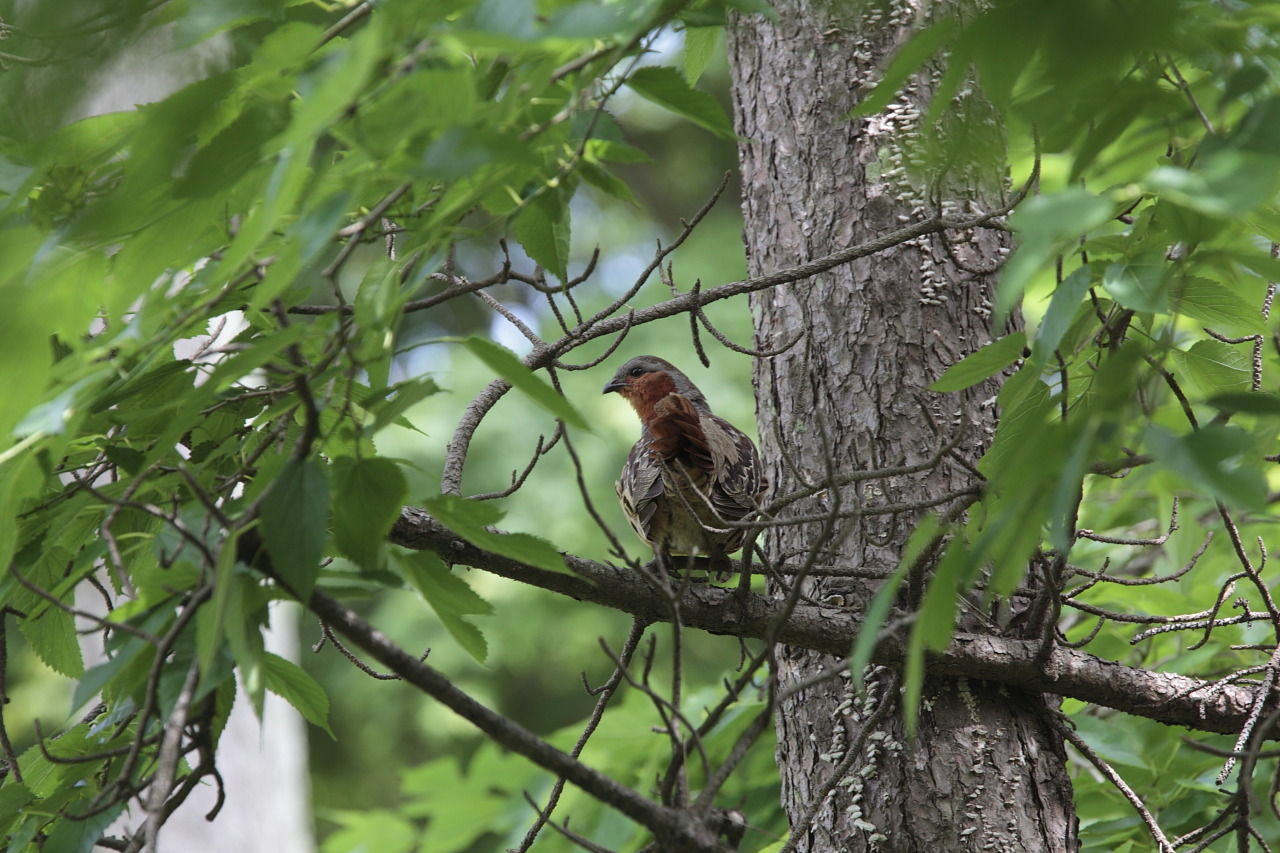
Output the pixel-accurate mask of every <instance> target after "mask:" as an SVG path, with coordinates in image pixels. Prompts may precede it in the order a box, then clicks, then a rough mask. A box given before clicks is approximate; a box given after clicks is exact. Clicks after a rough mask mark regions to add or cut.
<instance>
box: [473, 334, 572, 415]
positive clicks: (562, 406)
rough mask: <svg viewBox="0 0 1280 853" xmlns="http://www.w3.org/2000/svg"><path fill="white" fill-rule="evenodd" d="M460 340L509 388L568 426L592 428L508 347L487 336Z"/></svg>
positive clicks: (570, 404)
mask: <svg viewBox="0 0 1280 853" xmlns="http://www.w3.org/2000/svg"><path fill="white" fill-rule="evenodd" d="M461 343H462V345H463V346H465V347H466V348H467V349H469V350H471V352H472V353H473V354H474V355H475V356H476V358H478V359H480V360H481V361H483V362H484V363H485V366H486V367H488V368H489V369H490V370H492V371H493V372H494V373H496V374H498V375H499V376H501V377H502V378H503V379H505V380H507V382H509V383H511V387H512V388H515V389H516V390H517V391H520V392H522V393H523V394H525V395H526V396H528V397H529V399H531V400H533V402H535V403H537V404H538V405H539V406H540V407H542V408H543V409H545V410H546V411H547V412H550V413H551V414H552V415H553V416H555V417H557V418H559V419H560V420H562V421H564V422H565V423H566V424H568V425H569V426H573V427H577V428H578V429H582V430H586V431H587V432H591V431H592V430H591V426H590V424H588V423H587V419H586V418H584V417H583V416H582V413H581V412H579V411H578V410H577V409H576V408H574V405H573V404H572V403H570V402H569V401H568V400H567V399H565V398H564V397H562V396H561V395H560V394H559V393H557V392H556V389H554V388H552V387H551V386H550V385H548V384H547V383H546V381H545V380H543V379H541V378H540V377H538V376H537V375H535V374H534V372H533V371H532V370H530V369H529V368H527V367H525V365H524V363H523V362H522V361H520V358H519V356H517V355H516V354H515V353H513V352H512V351H511V350H509V349H507V348H506V347H502V346H499V345H498V344H495V343H494V342H493V341H490V340H487V339H486V338H480V337H475V336H472V337H469V338H465V339H463V340H462V341H461Z"/></svg>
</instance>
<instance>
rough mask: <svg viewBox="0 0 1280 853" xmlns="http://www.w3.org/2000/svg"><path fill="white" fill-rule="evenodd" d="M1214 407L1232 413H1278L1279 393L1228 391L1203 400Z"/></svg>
mask: <svg viewBox="0 0 1280 853" xmlns="http://www.w3.org/2000/svg"><path fill="white" fill-rule="evenodd" d="M1205 402H1206V403H1208V404H1209V405H1210V406H1213V407H1214V408H1215V409H1217V410H1219V411H1221V412H1226V413H1228V414H1234V413H1236V412H1239V413H1241V414H1245V415H1280V394H1264V393H1262V392H1261V391H1252V392H1250V391H1228V392H1226V393H1224V394H1214V395H1213V396H1212V397H1210V398H1209V399H1208V400H1206V401H1205Z"/></svg>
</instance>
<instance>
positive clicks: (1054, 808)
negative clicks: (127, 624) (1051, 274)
mask: <svg viewBox="0 0 1280 853" xmlns="http://www.w3.org/2000/svg"><path fill="white" fill-rule="evenodd" d="M776 6H777V10H778V22H777V23H776V24H775V23H772V22H770V21H768V20H766V19H765V18H764V17H762V16H752V17H750V18H745V19H742V20H740V21H739V22H738V24H737V26H736V27H735V28H733V31H732V33H731V35H730V42H729V44H730V47H729V51H730V60H731V64H732V66H733V73H734V100H735V108H736V109H735V112H736V121H737V131H738V133H739V135H740V136H742V137H743V139H744V140H745V141H744V142H743V143H742V144H741V146H740V155H741V160H742V180H743V188H744V189H743V196H744V200H743V209H744V214H745V217H746V243H747V256H748V262H749V265H750V270H751V272H752V274H753V275H754V274H758V273H761V272H763V271H767V270H770V269H779V268H784V267H788V266H794V265H795V264H797V263H798V262H802V261H804V260H806V259H808V258H814V257H819V256H822V255H825V254H827V253H829V252H831V251H832V250H834V249H838V248H839V247H841V246H847V245H851V244H854V243H857V242H860V241H862V240H865V239H867V238H868V237H870V236H874V235H876V234H878V233H884V232H886V231H889V230H892V229H894V228H897V227H899V226H901V225H902V224H903V223H904V222H908V221H913V220H918V219H922V218H925V217H927V216H929V215H931V214H933V213H936V212H938V208H939V207H941V208H942V212H943V213H946V214H950V213H955V212H959V211H966V212H967V211H968V210H971V209H984V206H985V209H992V208H994V207H996V206H998V204H999V203H1000V198H999V190H998V189H997V190H994V191H993V190H992V189H990V187H992V186H993V185H1000V184H1001V183H1002V182H999V181H996V182H992V181H990V180H989V178H990V176H989V175H988V176H987V180H986V181H985V184H984V181H983V180H982V178H983V176H982V175H981V174H979V172H980V170H976V169H975V170H967V169H963V168H953V170H952V172H951V173H950V174H949V175H948V176H947V177H946V178H945V179H943V178H938V179H936V180H920V179H918V178H913V177H911V176H910V175H909V174H908V172H909V171H910V170H909V169H907V168H905V167H907V166H909V165H911V164H910V162H909V161H910V160H911V158H912V157H913V154H912V153H911V142H912V140H913V139H916V138H917V137H916V136H913V134H918V133H920V132H921V128H920V127H919V124H920V114H921V112H922V110H923V109H924V104H925V98H926V95H927V92H928V89H929V87H930V85H931V84H930V80H929V78H928V75H924V76H923V78H922V79H919V80H916V81H914V82H913V83H912V84H909V85H908V87H907V88H906V90H905V91H904V93H903V94H902V95H901V96H900V97H899V98H898V99H896V100H895V101H894V102H893V103H892V104H891V105H890V106H889V108H888V109H887V110H886V111H884V112H882V113H880V114H878V115H873V116H869V117H866V118H858V117H852V118H851V117H849V115H848V112H849V110H850V109H851V108H853V107H854V106H855V105H856V104H857V103H858V100H859V98H860V97H862V96H863V95H865V93H866V92H867V91H869V90H870V88H871V85H872V84H874V82H875V79H876V74H877V69H883V67H884V65H885V61H886V59H887V57H889V56H891V55H892V53H893V51H894V49H895V48H896V47H897V46H898V45H900V44H901V43H902V42H903V40H904V39H905V38H906V37H907V36H908V35H909V33H910V32H912V31H913V30H914V29H916V28H918V27H919V26H920V25H921V24H922V23H923V20H924V15H925V13H924V12H922V11H921V8H920V5H919V4H918V3H917V2H916V0H891V2H889V3H878V2H871V3H865V4H835V3H822V2H820V0H782V1H781V2H778V3H777V4H776ZM958 108H959V110H960V111H961V112H962V113H963V112H964V111H968V112H969V117H971V118H972V117H973V116H974V111H981V110H982V103H981V101H980V99H978V98H977V97H973V96H971V97H969V99H968V101H967V102H963V103H960V104H959V107H958ZM935 177H936V176H935ZM984 185H985V186H986V187H987V189H983V186H984ZM939 199H941V201H939ZM947 238H948V239H949V240H950V241H951V244H952V245H951V251H950V252H948V251H947V250H946V248H945V247H944V246H943V245H942V242H941V238H939V237H930V236H925V237H921V238H918V239H916V240H912V241H909V242H907V243H905V244H903V245H901V246H898V247H896V248H893V249H890V250H888V251H885V252H881V253H879V254H877V255H875V256H873V257H869V258H864V259H862V260H858V261H855V262H854V263H852V264H849V265H847V266H843V267H839V268H835V269H832V270H830V271H828V272H825V273H823V274H821V275H818V276H815V277H814V278H812V279H810V280H808V281H803V282H797V283H793V284H787V285H783V286H780V287H776V288H773V289H771V290H768V291H764V292H761V293H758V294H755V295H753V297H752V307H753V314H754V317H755V336H756V345H757V346H758V347H760V348H761V349H763V350H775V349H777V348H779V347H780V346H782V345H784V344H786V343H787V342H789V341H791V340H792V339H793V338H796V337H798V338H799V341H798V343H796V345H795V346H793V347H791V348H790V349H787V350H786V351H784V352H783V353H781V354H780V355H777V356H776V357H773V358H762V359H760V360H758V361H757V364H756V374H755V381H756V388H757V399H758V424H759V429H760V438H761V450H762V452H763V454H764V456H765V459H766V468H767V469H768V470H769V474H770V478H771V480H772V482H773V483H774V484H775V488H776V489H777V490H778V492H779V493H785V492H789V491H791V490H793V489H796V488H799V487H800V486H801V485H803V484H804V483H813V482H819V481H821V480H823V478H824V477H827V476H828V475H829V473H831V472H832V471H835V472H842V471H848V470H853V469H866V468H880V467H885V466H895V465H905V464H911V463H916V462H919V461H921V460H922V459H926V458H928V456H929V454H930V453H931V452H932V450H933V448H935V447H936V446H937V444H938V441H939V439H938V434H937V432H936V430H942V431H944V432H946V433H947V434H952V433H953V431H954V430H957V429H963V430H964V435H965V441H964V442H963V443H962V444H961V446H960V448H959V450H958V452H959V454H960V455H961V456H962V457H964V458H965V459H966V460H967V461H969V462H971V463H972V462H976V460H977V459H978V458H979V456H980V455H981V452H982V450H983V448H984V446H985V443H986V442H987V441H988V440H989V438H990V435H991V432H992V429H993V427H994V423H995V413H994V411H993V407H992V404H991V402H990V401H991V399H992V397H993V395H994V386H992V385H985V386H980V387H978V388H975V389H971V392H970V393H967V394H964V395H949V396H944V395H937V394H931V393H929V392H927V391H926V390H925V388H926V386H927V385H928V384H929V383H930V382H932V381H933V380H934V379H936V378H937V376H938V375H939V374H940V373H941V372H942V371H943V370H944V369H945V368H946V367H947V366H948V365H950V364H952V363H953V362H954V361H956V360H957V359H958V358H960V357H961V356H962V355H964V354H967V353H969V352H972V351H973V350H975V349H977V348H978V347H979V346H981V345H983V344H985V343H987V342H988V341H990V340H991V339H992V335H993V331H992V329H991V326H990V324H991V312H990V310H989V309H990V305H991V300H992V295H993V285H994V279H993V277H991V276H987V275H983V274H980V273H979V272H975V270H981V269H988V268H991V267H992V266H994V264H995V263H996V262H997V261H998V260H999V258H1000V257H1001V256H1002V255H1003V254H1004V253H1005V252H1007V245H1006V240H1005V238H1004V235H1003V234H1001V233H1000V232H998V231H992V230H981V231H976V232H972V233H964V234H956V233H951V234H949V235H947ZM956 258H958V259H959V260H960V262H961V265H962V266H963V267H964V269H962V268H961V266H958V265H957V264H956V263H955V259H956ZM926 412H927V413H928V414H927V415H926ZM935 428H936V429H935ZM801 480H803V481H804V483H802V482H801ZM972 482H973V474H972V473H971V472H969V471H968V470H966V469H965V467H964V466H963V465H961V464H953V463H950V462H949V463H947V464H944V465H941V466H939V467H938V468H936V469H934V470H932V471H928V472H925V473H922V474H919V475H909V476H899V477H894V478H892V479H886V480H881V481H874V482H872V483H870V484H868V483H862V484H858V487H857V488H856V489H855V488H848V489H845V490H843V491H842V492H841V493H839V494H836V493H832V492H828V493H825V494H821V495H819V496H818V497H816V498H814V499H813V500H812V501H811V502H810V503H809V504H808V505H807V506H806V507H805V509H804V511H805V512H808V513H822V512H826V511H832V510H833V509H834V508H839V509H841V510H843V511H845V512H847V511H849V510H851V509H854V508H856V507H857V506H858V505H859V504H861V505H874V504H877V503H882V502H895V503H897V502H904V501H908V502H909V501H923V500H927V499H930V498H937V497H939V496H941V495H944V494H947V493H948V492H951V491H953V490H956V489H959V488H963V487H964V486H965V485H967V484H971V483H972ZM940 509H941V510H942V511H943V512H946V510H947V507H946V505H943V506H942V507H941V508H940ZM920 514H921V513H915V514H914V515H907V514H903V515H898V516H896V517H895V516H875V517H867V518H865V519H859V518H857V517H854V518H852V519H845V520H842V521H840V522H838V523H837V524H835V526H834V528H833V530H832V531H831V535H829V536H828V535H826V534H825V533H824V530H823V524H822V523H820V522H819V523H813V524H806V525H799V526H785V527H780V528H778V529H776V530H774V531H771V532H770V533H769V534H768V536H767V543H766V544H767V550H768V552H769V553H770V554H771V555H772V556H773V557H774V558H775V559H789V560H793V561H794V560H797V559H798V560H803V559H804V558H805V556H806V555H809V554H811V553H812V549H813V548H815V547H817V548H819V549H820V551H819V552H818V553H816V554H813V556H816V558H817V562H818V564H820V565H828V564H843V565H859V566H867V567H881V568H891V567H892V566H894V565H895V564H896V563H897V562H898V559H899V556H900V554H901V551H902V548H903V546H904V544H905V542H906V539H907V537H908V536H909V534H910V532H911V530H912V528H913V523H914V521H915V519H916V518H918V517H919V515H920ZM815 543H816V544H815ZM859 590H860V588H859V587H858V586H856V585H851V584H849V583H848V582H847V581H841V580H840V579H835V578H813V579H811V580H809V581H806V584H805V592H806V594H807V595H809V596H810V597H811V598H813V599H815V600H817V601H819V602H823V603H826V604H828V605H831V604H835V605H845V606H849V607H852V608H854V609H855V610H856V609H857V607H858V606H859V604H860V603H861V602H863V601H865V595H864V594H862V593H861V592H860V591H859ZM775 592H776V593H777V594H781V592H782V591H781V590H775ZM966 628H968V629H969V630H972V626H969V625H966ZM833 662H834V661H833V659H832V658H830V657H826V656H824V655H821V654H818V653H814V652H811V651H806V650H803V649H799V648H795V647H790V646H781V647H779V650H778V675H779V679H780V687H781V689H782V690H783V691H784V692H786V691H787V688H788V686H789V685H793V684H795V683H796V682H798V681H801V680H804V679H806V678H811V677H813V676H815V674H817V673H820V672H821V671H823V670H824V669H826V668H828V667H829V666H830V665H831V664H832V663H833ZM872 681H873V684H876V683H878V684H879V685H880V686H881V689H879V690H872V691H871V693H870V694H869V695H870V698H869V699H868V700H867V701H865V702H864V701H859V700H857V699H856V697H855V696H854V694H853V692H852V691H851V689H850V687H849V683H848V681H847V680H840V679H833V680H827V681H822V682H819V683H817V684H815V685H812V686H809V687H805V688H804V689H801V690H799V691H798V692H795V693H794V694H793V695H791V696H790V697H789V698H787V699H786V700H785V701H784V702H783V704H782V706H781V707H780V708H779V712H778V714H777V729H778V758H779V765H780V767H781V771H782V779H783V804H784V807H785V808H786V809H787V811H788V814H789V816H790V818H791V821H792V824H793V828H797V825H799V826H798V831H797V832H796V839H795V843H796V848H795V849H797V850H799V851H813V853H818V851H864V850H865V851H871V850H876V851H939V850H946V851H970V850H972V851H979V850H1025V851H1055V853H1058V852H1059V851H1071V850H1075V849H1077V846H1078V843H1077V839H1076V828H1075V818H1074V813H1073V807H1072V802H1071V786H1070V782H1069V780H1068V778H1067V775H1066V771H1065V766H1064V762H1065V754H1064V749H1063V746H1062V743H1061V740H1060V738H1059V737H1058V736H1057V735H1056V734H1055V733H1054V731H1053V729H1052V728H1051V726H1050V725H1049V724H1048V722H1047V721H1046V713H1045V712H1046V700H1045V699H1044V698H1043V697H1042V696H1041V695H1040V694H1032V693H1023V692H1021V691H1018V690H1016V689H1007V688H1000V687H998V686H997V685H993V684H990V683H986V682H981V681H973V680H965V679H946V678H937V677H931V678H929V679H928V680H927V681H926V683H925V688H924V696H923V702H922V703H921V708H920V720H919V731H918V735H917V738H916V740H915V742H914V743H910V742H909V741H908V736H907V734H906V732H905V731H904V727H903V722H902V714H901V709H900V707H895V708H894V709H892V712H891V713H887V714H885V715H883V716H884V721H883V722H880V723H873V725H874V726H875V731H874V732H863V731H862V728H863V726H864V725H866V724H867V722H868V720H873V719H874V717H873V715H875V712H876V710H877V708H878V707H879V703H881V702H885V701H893V700H894V698H895V692H894V691H892V690H889V689H886V685H890V684H891V679H889V678H888V675H887V673H885V672H884V671H880V672H879V673H878V674H874V675H873V679H872ZM1050 704H1052V702H1051V701H1050ZM851 745H860V746H861V749H860V750H858V752H857V754H856V755H855V756H853V757H852V758H851V759H849V760H848V761H844V762H842V759H844V758H845V750H846V749H848V748H849V747H850V746H851ZM836 773H839V779H838V780H836V784H835V785H834V787H833V786H832V784H831V778H832V776H833V774H836ZM818 801H821V805H820V806H818V810H817V813H816V817H815V818H814V819H813V820H812V822H811V823H810V824H809V825H808V826H804V825H803V818H804V816H805V815H806V812H808V811H810V810H811V806H813V805H814V804H815V803H817V802H818Z"/></svg>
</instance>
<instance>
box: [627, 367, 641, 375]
mask: <svg viewBox="0 0 1280 853" xmlns="http://www.w3.org/2000/svg"><path fill="white" fill-rule="evenodd" d="M627 373H629V374H630V375H632V376H643V375H644V368H643V367H633V368H631V369H630V370H628V371H627Z"/></svg>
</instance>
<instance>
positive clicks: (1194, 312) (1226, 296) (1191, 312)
mask: <svg viewBox="0 0 1280 853" xmlns="http://www.w3.org/2000/svg"><path fill="white" fill-rule="evenodd" d="M1169 304H1170V308H1171V310H1172V311H1173V312H1174V313H1176V314H1185V315H1187V316H1188V317H1193V318H1195V319H1196V320H1199V321H1200V322H1202V323H1207V324H1209V325H1212V326H1232V327H1240V328H1244V329H1247V330H1248V331H1250V332H1266V330H1267V326H1266V324H1265V323H1263V322H1262V316H1261V314H1260V312H1259V311H1258V308H1257V306H1254V305H1250V304H1249V303H1248V302H1245V301H1244V300H1243V299H1242V298H1240V297H1239V296H1237V295H1236V294H1235V293H1233V292H1232V291H1231V290H1229V289H1227V288H1226V287H1223V286H1222V285H1221V284H1218V283H1217V282H1216V281H1212V280H1210V279H1207V278H1200V277H1198V276H1187V277H1185V278H1183V279H1182V280H1181V281H1179V282H1178V283H1177V284H1176V285H1175V286H1174V288H1173V292H1172V293H1170V294H1169Z"/></svg>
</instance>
